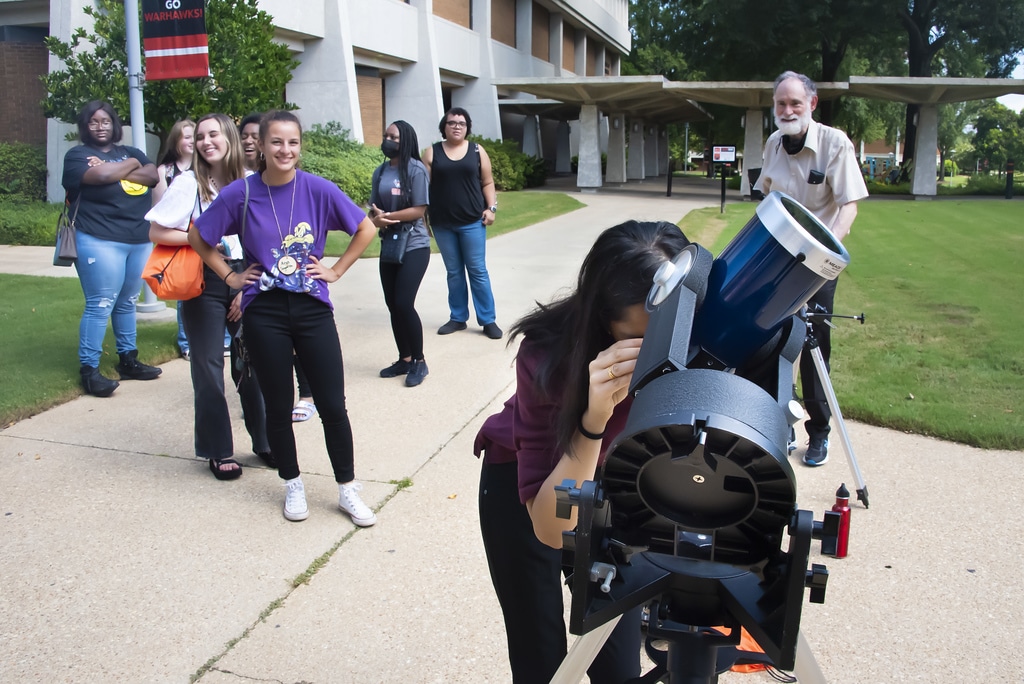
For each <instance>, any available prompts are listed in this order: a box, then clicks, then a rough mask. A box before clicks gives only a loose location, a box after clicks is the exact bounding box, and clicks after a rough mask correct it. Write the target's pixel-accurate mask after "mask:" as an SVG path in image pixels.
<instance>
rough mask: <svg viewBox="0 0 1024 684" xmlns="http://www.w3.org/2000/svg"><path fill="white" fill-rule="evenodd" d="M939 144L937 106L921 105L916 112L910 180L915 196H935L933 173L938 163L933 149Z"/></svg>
mask: <svg viewBox="0 0 1024 684" xmlns="http://www.w3.org/2000/svg"><path fill="white" fill-rule="evenodd" d="M938 145H939V108H938V107H937V106H936V105H921V108H920V109H919V110H918V114H917V147H916V148H915V149H916V150H917V151H916V152H915V153H914V155H915V156H914V174H913V178H911V180H910V192H911V194H913V195H914V196H915V197H917V196H921V197H935V195H936V192H937V190H936V186H937V183H936V181H935V173H936V172H937V171H938V164H937V162H936V161H935V150H936V149H937V148H938Z"/></svg>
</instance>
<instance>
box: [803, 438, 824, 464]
mask: <svg viewBox="0 0 1024 684" xmlns="http://www.w3.org/2000/svg"><path fill="white" fill-rule="evenodd" d="M804 463H806V464H807V465H809V466H820V465H825V464H826V463H828V440H827V439H824V438H822V437H818V438H816V439H811V443H810V445H809V446H808V447H807V453H806V454H804Z"/></svg>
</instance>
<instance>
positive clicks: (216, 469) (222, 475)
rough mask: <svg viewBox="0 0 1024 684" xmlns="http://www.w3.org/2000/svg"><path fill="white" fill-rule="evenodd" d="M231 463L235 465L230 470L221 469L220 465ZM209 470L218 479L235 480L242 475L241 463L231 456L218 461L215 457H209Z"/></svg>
mask: <svg viewBox="0 0 1024 684" xmlns="http://www.w3.org/2000/svg"><path fill="white" fill-rule="evenodd" d="M226 465H233V466H237V467H235V468H232V469H230V470H221V466H226ZM210 472H211V473H213V476H214V477H215V478H217V479H218V480H237V479H238V478H240V477H241V476H242V464H241V463H239V462H238V461H236V460H235V459H233V458H222V459H220V460H219V461H218V460H217V459H214V458H211V459H210Z"/></svg>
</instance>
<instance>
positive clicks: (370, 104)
mask: <svg viewBox="0 0 1024 684" xmlns="http://www.w3.org/2000/svg"><path fill="white" fill-rule="evenodd" d="M356 89H357V90H358V92H359V116H360V117H361V118H362V120H363V142H364V143H366V144H367V145H379V144H380V141H381V140H383V139H384V81H383V80H382V79H381V78H380V77H379V76H362V75H358V74H357V75H356Z"/></svg>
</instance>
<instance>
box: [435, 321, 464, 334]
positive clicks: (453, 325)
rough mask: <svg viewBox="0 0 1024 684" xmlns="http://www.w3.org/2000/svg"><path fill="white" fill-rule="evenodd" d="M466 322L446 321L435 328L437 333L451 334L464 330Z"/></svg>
mask: <svg viewBox="0 0 1024 684" xmlns="http://www.w3.org/2000/svg"><path fill="white" fill-rule="evenodd" d="M465 329H466V324H465V323H464V322H463V321H448V322H447V323H445V324H444V325H442V326H441V327H440V328H438V329H437V334H438V335H451V334H452V333H453V332H458V331H460V330H465Z"/></svg>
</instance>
